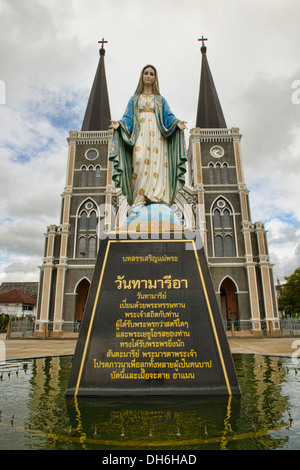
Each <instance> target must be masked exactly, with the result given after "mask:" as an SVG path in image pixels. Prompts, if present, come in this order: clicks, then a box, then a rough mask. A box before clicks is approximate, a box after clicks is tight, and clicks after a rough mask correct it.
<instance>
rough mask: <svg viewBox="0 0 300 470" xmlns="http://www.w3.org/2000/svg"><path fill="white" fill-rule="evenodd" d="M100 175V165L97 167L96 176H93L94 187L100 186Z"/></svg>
mask: <svg viewBox="0 0 300 470" xmlns="http://www.w3.org/2000/svg"><path fill="white" fill-rule="evenodd" d="M100 174H101V167H100V165H97V166H96V176H95V186H100Z"/></svg>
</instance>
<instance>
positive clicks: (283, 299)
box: [278, 268, 300, 317]
mask: <svg viewBox="0 0 300 470" xmlns="http://www.w3.org/2000/svg"><path fill="white" fill-rule="evenodd" d="M284 279H285V280H286V283H285V284H284V285H283V286H281V287H280V289H279V297H278V308H279V310H281V311H283V312H285V314H286V315H288V316H291V317H298V316H300V268H297V269H295V271H294V272H293V274H291V276H285V277H284Z"/></svg>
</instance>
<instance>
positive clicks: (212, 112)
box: [196, 36, 227, 129]
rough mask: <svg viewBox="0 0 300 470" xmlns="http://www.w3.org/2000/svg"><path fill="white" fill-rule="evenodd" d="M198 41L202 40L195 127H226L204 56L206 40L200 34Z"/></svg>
mask: <svg viewBox="0 0 300 470" xmlns="http://www.w3.org/2000/svg"><path fill="white" fill-rule="evenodd" d="M199 41H202V47H201V54H202V67H201V78H200V90H199V99H198V109H197V118H196V127H200V128H203V129H207V128H210V129H222V128H227V126H226V122H225V118H224V115H223V111H222V108H221V104H220V101H219V98H218V94H217V90H216V87H215V84H214V81H213V77H212V74H211V71H210V68H209V65H208V61H207V57H206V50H207V48H206V46H205V45H204V41H206V39H204V38H203V36H202V38H201V39H199Z"/></svg>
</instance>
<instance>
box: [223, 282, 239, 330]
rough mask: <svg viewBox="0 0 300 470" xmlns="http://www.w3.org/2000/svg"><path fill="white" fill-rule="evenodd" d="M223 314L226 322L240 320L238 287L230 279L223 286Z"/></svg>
mask: <svg viewBox="0 0 300 470" xmlns="http://www.w3.org/2000/svg"><path fill="white" fill-rule="evenodd" d="M220 293H221V313H222V317H223V319H224V320H229V321H236V320H238V318H239V315H238V304H237V295H236V286H235V284H234V283H233V282H232V280H231V279H229V277H226V279H224V281H223V282H222V284H221V288H220Z"/></svg>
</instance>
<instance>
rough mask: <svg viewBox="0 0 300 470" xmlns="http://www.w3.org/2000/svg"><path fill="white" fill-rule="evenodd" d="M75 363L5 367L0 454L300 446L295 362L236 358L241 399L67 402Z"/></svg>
mask: <svg viewBox="0 0 300 470" xmlns="http://www.w3.org/2000/svg"><path fill="white" fill-rule="evenodd" d="M71 360H72V358H71V357H61V358H44V359H34V360H27V361H22V362H19V361H8V362H5V363H2V364H0V375H1V374H2V379H1V381H0V410H2V413H1V422H0V449H110V450H113V449H147V448H151V449H161V450H173V449H178V450H179V449H180V450H182V449H184V450H188V449H190V450H196V449H280V448H294V449H297V448H299V444H298V442H299V433H300V419H299V412H298V409H297V402H299V379H298V378H297V375H296V374H295V365H294V364H293V363H292V361H291V359H290V358H278V357H263V356H254V355H234V362H235V366H236V371H237V375H238V378H239V383H240V387H241V390H242V396H241V397H238V398H237V397H213V398H212V397H207V398H205V397H176V398H172V397H169V398H166V397H164V398H158V397H155V398H153V397H151V398H150V397H148V398H136V397H135V398H132V397H131V398H123V399H117V398H111V399H109V398H107V399H104V398H95V399H89V398H80V399H79V398H78V399H77V400H76V399H74V398H68V399H66V398H65V390H66V385H67V381H68V377H69V372H70V367H71ZM299 377H300V373H299ZM289 413H290V415H291V416H292V418H293V422H292V425H291V423H290V421H289ZM297 446H298V447H297Z"/></svg>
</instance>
